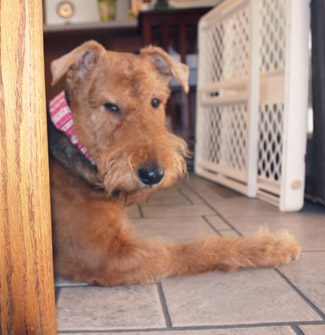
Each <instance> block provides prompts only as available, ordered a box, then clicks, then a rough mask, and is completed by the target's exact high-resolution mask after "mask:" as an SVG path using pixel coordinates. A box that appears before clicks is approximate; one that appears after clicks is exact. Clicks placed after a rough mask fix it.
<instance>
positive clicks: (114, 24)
mask: <svg viewBox="0 0 325 335" xmlns="http://www.w3.org/2000/svg"><path fill="white" fill-rule="evenodd" d="M137 24H138V23H137V20H125V21H118V20H116V21H109V22H93V23H71V24H57V25H44V33H45V34H46V33H52V32H68V31H83V30H106V29H123V28H135V27H137Z"/></svg>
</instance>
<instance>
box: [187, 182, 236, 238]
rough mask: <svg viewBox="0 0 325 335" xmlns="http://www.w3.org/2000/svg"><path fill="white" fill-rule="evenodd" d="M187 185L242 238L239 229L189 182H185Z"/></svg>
mask: <svg viewBox="0 0 325 335" xmlns="http://www.w3.org/2000/svg"><path fill="white" fill-rule="evenodd" d="M185 185H186V187H187V188H188V189H190V190H191V191H192V192H193V193H194V194H195V195H196V196H198V197H199V198H200V199H201V200H202V201H203V203H204V204H205V205H206V206H208V207H209V208H210V209H211V210H212V211H213V212H214V213H215V214H216V215H217V216H218V217H219V218H220V219H221V220H222V221H223V222H224V223H225V224H227V225H228V226H229V227H230V228H231V229H232V230H234V231H235V232H236V233H237V234H238V235H239V236H242V235H243V234H242V233H241V232H239V231H238V229H237V228H236V227H235V226H233V225H232V224H231V223H230V222H229V221H228V220H227V219H226V218H225V217H224V216H223V215H222V214H220V213H219V211H217V210H216V209H215V208H214V207H213V206H211V205H210V203H209V202H208V201H207V200H206V199H205V198H204V197H203V196H202V195H201V194H200V193H199V192H197V191H196V190H194V189H193V188H192V187H191V186H190V185H189V184H188V183H187V182H185Z"/></svg>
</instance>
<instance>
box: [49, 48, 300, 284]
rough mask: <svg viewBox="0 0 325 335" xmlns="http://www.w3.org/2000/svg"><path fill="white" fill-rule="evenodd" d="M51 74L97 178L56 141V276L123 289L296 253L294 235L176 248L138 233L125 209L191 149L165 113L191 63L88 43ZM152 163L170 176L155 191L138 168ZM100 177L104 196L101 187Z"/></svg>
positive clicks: (155, 51) (212, 240) (179, 168)
mask: <svg viewBox="0 0 325 335" xmlns="http://www.w3.org/2000/svg"><path fill="white" fill-rule="evenodd" d="M52 73H53V83H54V84H55V83H56V82H57V81H58V80H60V78H62V77H63V76H64V75H65V74H66V82H67V88H68V91H69V95H70V100H71V108H72V111H73V119H74V123H75V125H76V132H77V136H78V137H79V139H80V141H81V142H82V143H83V144H84V145H85V146H86V147H87V148H88V149H89V151H90V152H91V154H92V155H93V157H94V158H95V160H96V163H97V169H98V175H97V174H95V172H94V170H91V168H90V166H89V165H88V166H87V164H83V163H85V162H84V161H82V159H81V160H80V157H79V158H76V161H77V164H75V165H74V164H71V162H70V163H69V164H67V163H65V159H66V158H67V159H68V158H69V159H70V160H71V159H72V157H71V156H74V155H76V156H78V154H76V152H74V151H73V150H72V151H71V150H70V149H71V148H68V146H66V145H67V144H66V143H63V142H57V143H60V145H58V146H56V144H53V143H52V147H54V149H56V153H57V154H54V158H53V159H52V160H51V192H52V210H53V213H52V214H53V215H52V216H53V231H54V250H55V269H56V271H57V272H58V273H60V274H62V275H64V276H67V277H69V278H71V279H73V280H81V281H86V282H88V283H98V284H101V285H117V284H130V283H144V282H152V281H155V280H158V279H160V278H164V277H166V276H176V275H184V274H194V273H199V272H203V271H210V270H217V269H219V270H226V271H232V270H236V269H238V268H241V267H276V266H279V265H282V264H287V263H289V262H290V261H291V260H292V259H294V258H297V257H299V254H300V248H299V246H298V244H297V242H296V241H295V239H294V238H293V237H292V236H291V235H290V234H289V233H287V232H280V233H275V234H271V233H269V232H268V231H260V232H258V233H257V235H256V236H252V237H219V236H209V237H206V238H204V239H201V240H198V241H195V242H192V243H186V244H178V245H170V244H165V243H158V242H157V241H154V242H151V241H150V240H145V239H143V238H140V237H138V236H136V235H135V233H134V231H133V228H132V226H131V225H130V223H129V222H128V219H127V217H126V215H125V211H124V207H125V205H127V204H130V203H136V202H140V201H143V200H144V199H146V198H148V196H149V195H150V194H151V193H152V192H153V191H156V190H157V189H159V188H163V187H168V186H170V185H172V184H173V183H174V182H175V181H176V179H177V178H178V177H180V176H182V175H184V173H185V171H186V166H185V160H184V157H185V156H186V155H187V147H186V144H185V142H184V141H183V140H182V139H180V138H178V137H176V136H175V135H173V134H171V133H170V132H169V130H168V129H167V127H166V122H165V112H164V106H165V103H166V100H167V98H168V95H169V89H168V82H169V80H170V78H171V76H175V77H176V78H177V79H178V80H179V81H180V82H181V83H182V85H183V87H184V89H185V90H187V89H188V85H187V78H188V69H187V68H186V66H185V65H183V64H181V63H179V62H177V61H174V60H173V59H172V58H170V56H169V55H168V54H166V53H165V52H164V51H162V50H161V49H159V48H154V47H149V48H146V49H143V50H142V51H141V53H140V55H132V54H126V53H116V52H110V51H107V50H105V49H104V48H103V47H102V46H101V45H99V44H98V43H96V42H93V41H89V42H86V43H85V44H83V45H81V46H80V47H79V48H77V49H75V50H73V51H72V52H70V53H69V54H67V55H65V56H63V57H61V58H59V59H58V60H56V61H54V62H53V64H52ZM153 97H156V98H159V99H160V100H161V101H162V104H161V106H160V107H159V108H156V109H155V108H153V107H152V106H151V103H150V101H151V99H152V98H153ZM107 102H113V103H115V104H117V105H118V106H119V107H120V109H121V113H119V114H114V113H112V112H110V111H108V110H106V109H105V107H104V104H105V103H107ZM56 135H59V136H57V137H53V139H54V142H55V139H56V138H57V139H59V141H64V139H62V138H61V139H60V135H62V134H56ZM62 143H63V144H62ZM61 145H62V146H61ZM60 147H61V148H62V147H64V150H61V149H59V148H60ZM55 157H56V158H57V159H55ZM65 157H66V158H65ZM150 162H159V164H160V165H161V166H162V167H163V168H164V172H165V175H164V177H163V179H162V180H161V182H160V183H159V184H157V185H154V186H152V187H149V186H148V185H145V184H143V183H142V182H141V181H140V179H139V177H138V170H139V169H140V168H141V167H142V166H145V165H146V164H148V163H150ZM71 167H76V169H75V170H76V171H71V170H72V169H71ZM89 171H90V172H89ZM81 179H83V180H86V181H87V183H85V182H82V181H81ZM97 181H98V182H99V184H100V185H101V186H102V187H104V190H100V189H99V188H98V187H94V185H96V183H97Z"/></svg>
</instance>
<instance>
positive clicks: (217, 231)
mask: <svg viewBox="0 0 325 335" xmlns="http://www.w3.org/2000/svg"><path fill="white" fill-rule="evenodd" d="M201 217H202V219H203V220H204V222H205V223H206V224H207V225H208V226H209V227H210V228H211V229H212V230H213V231H214V232H215V233H216V234H217V235H218V236H222V234H221V233H220V231H219V229H217V228H216V227H215V226H214V225H213V224H212V223H211V222H210V221H209V220H208V218H207V217H206V216H205V215H202V216H201Z"/></svg>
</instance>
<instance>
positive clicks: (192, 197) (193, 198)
mask: <svg viewBox="0 0 325 335" xmlns="http://www.w3.org/2000/svg"><path fill="white" fill-rule="evenodd" d="M177 189H178V191H179V192H181V193H182V194H183V195H184V196H185V197H186V198H187V199H188V200H189V201H190V202H191V204H193V205H198V204H203V203H204V201H203V200H202V198H201V197H200V196H199V195H197V194H196V193H195V192H194V191H193V190H192V189H191V188H189V187H188V185H187V184H186V182H182V183H180V184H179V185H178V186H177Z"/></svg>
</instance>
